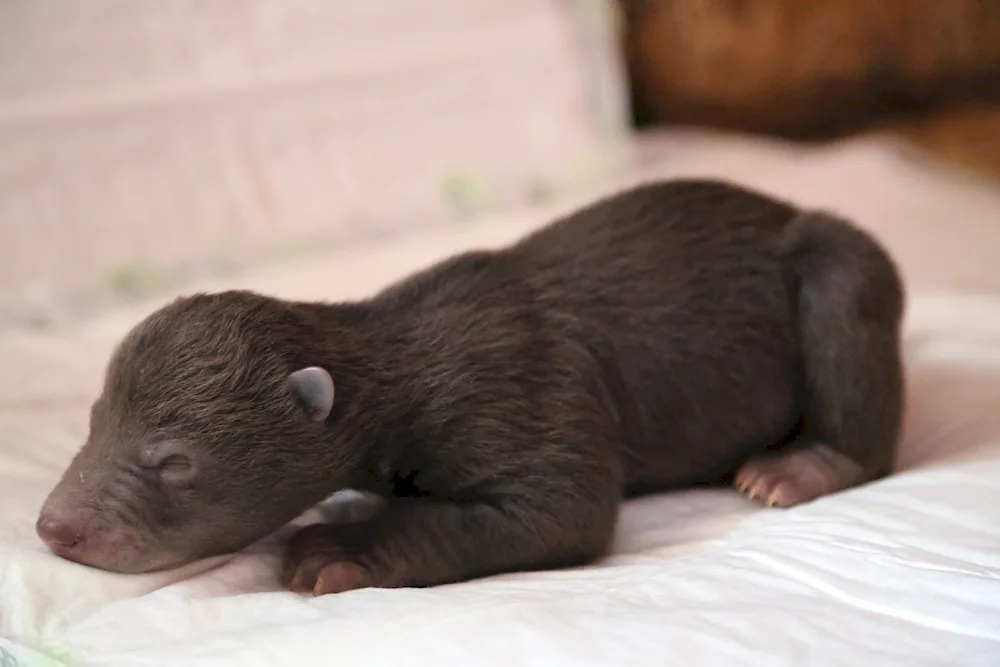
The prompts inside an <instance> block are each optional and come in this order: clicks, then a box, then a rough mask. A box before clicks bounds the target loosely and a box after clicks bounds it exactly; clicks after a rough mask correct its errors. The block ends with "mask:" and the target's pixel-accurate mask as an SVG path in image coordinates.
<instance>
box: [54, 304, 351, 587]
mask: <svg viewBox="0 0 1000 667" xmlns="http://www.w3.org/2000/svg"><path fill="white" fill-rule="evenodd" d="M315 336H316V331H315V323H314V321H313V320H312V319H311V315H310V312H309V311H307V310H305V309H303V308H302V307H301V306H296V305H294V304H288V303H286V302H282V301H279V300H276V299H271V298H268V297H264V296H261V295H258V294H254V293H250V292H223V293H219V294H213V295H196V296H192V297H187V298H182V299H178V300H177V301H175V302H173V303H171V304H169V305H168V306H166V307H164V308H162V309H161V310H159V311H157V312H154V313H153V314H152V315H150V316H149V317H148V318H146V319H145V320H144V321H142V322H141V323H140V324H138V325H137V326H136V327H135V328H134V329H133V330H132V331H131V332H130V333H129V334H128V335H127V336H126V337H125V339H124V340H123V341H122V342H121V343H120V345H119V346H118V348H117V350H116V351H115V352H114V354H113V356H112V358H111V361H110V363H109V365H108V369H107V374H106V377H105V380H104V387H103V390H102V392H101V394H100V396H99V397H98V398H97V400H96V401H95V402H94V404H93V407H92V408H91V413H90V431H89V434H88V436H87V440H86V442H85V443H84V445H83V447H82V448H81V449H80V451H79V453H78V454H77V455H76V457H75V458H74V459H73V461H72V463H71V464H70V466H69V468H68V469H67V470H66V472H65V473H64V475H63V477H62V479H61V480H60V482H59V483H58V485H57V486H56V487H55V489H53V491H52V492H51V494H50V495H49V497H48V499H47V500H46V502H45V504H44V506H43V507H42V510H41V513H40V515H39V518H38V521H37V524H36V530H37V532H38V534H39V536H40V537H41V538H42V540H43V541H44V542H45V543H46V544H47V545H48V546H49V548H50V549H51V550H52V551H53V552H55V553H56V554H58V555H60V556H62V557H64V558H67V559H69V560H73V561H76V562H79V563H84V564H86V565H91V566H94V567H98V568H101V569H106V570H112V571H116V572H147V571H151V570H158V569H164V568H169V567H175V566H179V565H182V564H184V563H187V562H190V561H193V560H196V559H198V558H202V557H206V556H210V555H215V554H220V553H226V552H230V551H235V550H238V549H240V548H242V547H244V546H246V545H248V544H250V543H252V542H254V541H255V540H257V539H259V538H261V537H263V536H265V535H266V534H268V533H269V532H271V531H273V530H276V529H277V528H279V527H280V526H281V525H282V524H284V523H286V522H288V521H290V520H292V519H294V518H295V517H296V516H298V515H299V514H300V513H302V512H303V511H305V510H306V509H308V508H309V507H311V506H312V505H314V504H316V503H317V502H319V501H321V500H322V499H323V498H324V497H325V496H326V495H328V494H329V493H331V492H332V491H333V490H336V489H335V488H332V487H333V485H335V484H336V483H337V481H338V480H337V479H336V471H337V470H338V467H346V466H348V465H349V464H350V460H351V459H352V453H351V452H343V451H339V452H338V451H337V448H336V447H331V446H330V445H329V434H330V429H331V428H332V427H331V426H328V425H327V423H326V422H327V420H328V417H329V416H330V412H331V409H332V408H333V405H334V385H333V379H332V377H331V375H330V373H329V372H328V371H327V370H325V369H323V368H320V367H318V366H314V365H313V364H315V363H317V362H316V360H310V359H308V358H307V357H308V349H309V347H310V346H309V341H310V340H312V339H314V338H315Z"/></svg>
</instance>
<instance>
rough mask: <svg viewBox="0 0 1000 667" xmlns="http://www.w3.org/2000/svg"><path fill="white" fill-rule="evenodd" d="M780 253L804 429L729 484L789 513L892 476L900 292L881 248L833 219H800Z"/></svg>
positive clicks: (898, 416) (899, 375)
mask: <svg viewBox="0 0 1000 667" xmlns="http://www.w3.org/2000/svg"><path fill="white" fill-rule="evenodd" d="M782 249H783V250H784V251H785V252H786V253H787V258H788V261H789V263H790V266H791V269H792V271H793V273H794V276H795V279H796V282H797V287H798V317H799V320H798V326H799V332H800V337H801V345H802V359H803V366H804V367H803V371H804V373H803V378H804V387H803V391H804V396H803V398H804V400H803V406H804V409H803V415H802V420H803V428H802V432H801V434H800V435H799V436H798V437H797V438H796V439H795V440H793V441H792V442H790V443H789V444H788V445H785V446H783V447H782V448H780V449H778V450H777V451H772V452H766V453H762V454H759V455H757V456H755V457H753V458H751V459H750V460H749V461H747V462H746V464H744V466H743V467H742V468H741V469H740V470H739V471H738V472H737V474H736V479H735V483H736V486H737V487H738V488H740V489H741V490H743V491H744V492H746V493H747V494H749V495H750V496H752V497H755V498H759V499H760V500H761V501H762V502H765V503H767V504H768V505H775V506H780V507H790V506H792V505H797V504H799V503H803V502H807V501H810V500H813V499H815V498H818V497H820V496H823V495H826V494H830V493H835V492H837V491H841V490H843V489H846V488H850V487H852V486H856V485H858V484H863V483H865V482H868V481H871V480H874V479H876V478H878V477H881V476H883V475H886V474H888V473H889V471H890V469H891V467H892V463H893V459H894V456H895V452H896V447H897V442H898V439H899V431H900V424H901V421H902V411H903V401H904V395H903V394H904V389H903V368H902V359H901V350H900V347H901V341H900V338H901V333H900V329H901V321H902V316H903V306H904V292H903V286H902V282H901V280H900V276H899V273H898V271H897V269H896V267H895V265H894V263H893V261H892V259H891V258H890V257H889V255H888V254H887V253H886V251H885V250H884V249H883V248H882V247H881V246H880V245H879V243H878V242H877V241H875V239H873V238H872V237H870V236H869V235H868V234H867V233H865V232H863V231H861V230H860V229H858V228H856V227H854V226H853V225H851V224H849V223H847V222H846V221H844V220H841V219H838V218H835V217H833V216H830V215H826V214H822V213H811V214H804V215H802V216H800V217H799V218H798V219H796V220H795V221H793V222H792V223H790V225H789V228H788V230H787V231H786V236H785V238H784V240H783V246H782Z"/></svg>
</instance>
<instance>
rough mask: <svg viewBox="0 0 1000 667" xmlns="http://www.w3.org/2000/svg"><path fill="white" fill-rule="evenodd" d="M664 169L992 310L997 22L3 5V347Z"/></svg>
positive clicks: (507, 10)
mask: <svg viewBox="0 0 1000 667" xmlns="http://www.w3.org/2000/svg"><path fill="white" fill-rule="evenodd" d="M659 175H665V176H669V175H712V176H724V177H728V178H732V179H734V180H738V181H741V182H744V183H746V184H748V185H753V186H757V187H760V188H763V189H767V190H769V191H771V192H773V193H775V194H779V195H783V196H788V197H790V198H792V199H794V200H795V201H796V202H798V203H801V204H805V205H817V206H827V207H831V208H836V209H837V210H838V211H840V212H843V213H845V214H849V215H852V216H855V217H856V218H857V219H859V220H861V221H862V222H865V223H870V224H871V225H873V226H875V227H876V228H877V231H879V233H880V234H883V235H884V236H886V237H889V238H891V239H892V241H893V243H894V244H895V245H894V249H895V250H896V251H897V252H898V253H899V255H900V257H901V261H902V262H903V264H904V269H906V271H907V272H908V274H909V276H910V277H913V278H914V279H915V280H917V281H919V280H920V279H922V278H923V277H924V276H926V275H930V274H934V273H935V271H936V269H935V267H938V268H940V267H943V266H944V264H947V267H946V268H940V271H938V273H939V274H940V275H936V276H935V280H937V281H939V282H938V283H935V284H944V283H941V282H940V281H944V282H945V283H947V282H948V281H952V283H955V284H959V283H960V284H961V285H962V286H964V287H967V288H969V289H979V290H991V291H992V290H995V289H996V288H997V287H998V285H997V283H1000V275H998V274H997V273H996V271H995V270H994V269H993V264H994V259H995V258H1000V231H998V230H1000V2H997V1H996V0H878V2H872V1H871V0H811V1H810V2H803V1H802V0H392V2H381V3H380V2H367V3H365V2H355V1H353V0H283V1H282V2H274V1H267V0H198V1H195V0H159V1H158V2H134V1H133V0H3V1H2V2H0V331H2V330H10V329H18V330H28V331H38V330H49V329H51V328H53V327H61V326H65V325H67V324H71V323H73V322H76V321H78V320H80V319H81V318H87V317H91V316H92V315H94V314H95V313H98V312H101V311H102V310H104V309H107V308H111V307H114V306H116V305H120V304H122V303H123V302H132V301H137V300H142V299H146V298H149V297H152V296H155V295H158V294H162V293H166V292H168V291H170V290H183V289H185V288H186V287H187V286H193V285H196V284H200V283H199V281H204V280H209V279H214V278H218V277H220V276H221V277H225V276H232V275H244V274H246V272H248V271H250V272H252V271H253V270H255V267H259V266H263V265H270V264H273V263H275V262H278V263H281V262H285V263H288V262H295V261H304V259H303V258H305V257H316V256H319V255H321V254H322V253H324V252H333V251H336V252H338V253H340V254H341V255H343V254H344V253H347V254H356V253H361V252H363V251H364V249H365V248H371V247H374V246H379V245H385V244H388V243H396V244H398V243H404V242H405V239H408V238H420V237H421V236H422V235H425V234H428V233H432V232H433V233H443V232H445V231H447V230H451V229H468V228H470V227H475V226H477V225H478V226H489V225H501V224H502V221H503V220H505V219H508V218H509V217H510V216H515V215H522V214H524V212H526V211H532V210H539V211H540V210H548V209H546V208H545V207H551V206H555V205H556V204H557V203H558V202H568V201H571V200H572V198H573V197H577V198H578V200H579V201H582V200H584V199H587V198H589V197H592V196H595V195H596V193H598V192H602V191H604V190H607V189H610V188H613V187H615V186H616V185H617V184H622V183H625V182H627V181H629V180H636V179H641V178H644V177H651V176H659ZM942 258H944V259H947V260H948V261H947V262H944V261H943V259H942ZM977 258H978V259H977ZM965 260H968V262H971V264H970V263H968V262H966V261H965ZM915 267H919V271H917V269H916V268H915ZM970 267H971V268H970Z"/></svg>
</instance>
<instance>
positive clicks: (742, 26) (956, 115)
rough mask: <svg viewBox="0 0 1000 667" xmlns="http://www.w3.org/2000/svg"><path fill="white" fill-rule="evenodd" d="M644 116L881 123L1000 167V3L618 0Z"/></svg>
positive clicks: (637, 111) (947, 153)
mask: <svg viewBox="0 0 1000 667" xmlns="http://www.w3.org/2000/svg"><path fill="white" fill-rule="evenodd" d="M618 2H619V4H620V6H621V7H622V9H623V14H624V29H623V33H624V42H625V43H624V51H625V54H626V60H627V68H628V71H629V78H630V83H631V89H632V97H633V100H632V103H633V116H634V123H635V125H636V126H637V127H644V126H649V125H655V124H697V125H704V126H714V127H722V128H727V129H733V130H740V131H749V132H757V133H765V134H771V135H777V136H782V137H789V138H798V139H827V138H833V137H837V136H842V135H845V134H850V133H852V132H856V131H859V130H864V129H867V128H870V127H874V126H876V125H880V126H885V125H889V126H891V127H894V128H896V127H898V129H900V130H901V132H902V133H903V134H904V135H905V136H908V137H911V138H913V139H915V140H916V141H917V143H918V144H920V145H922V146H924V147H927V148H929V149H931V150H932V151H933V152H935V153H936V154H938V155H941V156H942V157H945V158H947V159H951V160H958V161H960V162H963V163H965V164H967V165H971V166H974V167H977V168H980V169H987V170H989V171H991V172H992V173H993V174H995V175H997V176H998V177H1000V0H879V1H878V2H872V1H871V0H810V1H809V2H803V1H802V0H618Z"/></svg>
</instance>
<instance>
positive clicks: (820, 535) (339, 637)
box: [0, 294, 1000, 667]
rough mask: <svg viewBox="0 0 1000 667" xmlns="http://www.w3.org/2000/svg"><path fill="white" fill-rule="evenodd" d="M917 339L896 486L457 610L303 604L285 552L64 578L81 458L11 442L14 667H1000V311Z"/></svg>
mask: <svg viewBox="0 0 1000 667" xmlns="http://www.w3.org/2000/svg"><path fill="white" fill-rule="evenodd" d="M907 337H908V340H909V343H908V350H909V351H908V355H909V375H910V406H909V410H908V417H907V421H906V434H905V442H904V446H903V450H902V453H901V457H900V467H901V468H902V470H901V472H899V473H898V474H896V475H894V476H893V477H890V478H888V479H886V480H884V481H881V482H878V483H875V484H871V485H869V486H866V487H863V488H860V489H856V490H853V491H850V492H846V493H842V494H839V495H836V496H831V497H828V498H825V499H821V500H819V501H816V502H814V503H811V504H809V505H805V506H802V507H799V508H796V509H792V510H785V511H782V510H768V509H761V508H759V507H757V506H755V505H753V504H752V503H750V502H749V501H747V500H745V499H743V498H742V497H740V496H739V495H737V494H736V493H735V492H725V491H702V490H698V491H692V492H683V493H677V494H672V495H663V496H658V497H649V498H647V499H643V500H640V501H636V502H632V503H630V504H628V505H627V506H626V507H625V508H624V510H623V512H622V517H621V524H620V530H619V534H618V536H617V546H616V548H615V552H614V554H613V555H612V556H611V557H609V558H607V559H605V560H604V561H603V562H601V563H599V564H597V565H595V566H593V567H589V568H582V569H578V570H570V571H561V572H548V573H535V574H519V575H511V576H501V577H495V578H492V579H488V580H482V581H477V582H471V583H465V584H460V585H453V586H444V587H440V588H436V589H426V590H360V591H355V592H351V593H347V594H343V595H339V596H328V597H323V598H318V599H312V598H307V597H300V596H298V595H295V594H292V593H288V592H283V591H281V590H280V589H279V587H278V585H277V581H276V574H275V573H276V569H277V565H278V561H277V555H276V554H277V551H276V549H275V546H274V545H275V540H268V541H265V542H264V543H263V544H261V545H259V546H257V547H255V548H253V549H251V550H249V552H248V553H244V554H240V555H237V556H235V557H231V558H222V559H215V560H212V561H206V562H200V563H197V564H194V565H192V566H189V567H187V568H184V569H183V570H180V571H176V572H171V573H164V574H155V575H146V576H121V575H113V574H107V573H103V572H98V571H95V570H91V569H88V568H85V567H82V566H77V565H74V564H72V563H68V562H65V561H62V560H59V559H57V558H55V557H54V556H51V555H49V554H48V553H46V551H45V550H44V548H43V547H42V545H41V544H40V543H39V541H38V540H37V538H36V537H35V535H34V532H33V521H34V518H35V513H36V512H37V509H38V507H39V505H40V503H41V500H42V499H43V497H44V495H45V494H46V492H47V491H48V489H49V487H50V486H51V485H52V484H53V483H54V481H55V479H56V477H57V476H58V474H59V472H60V469H61V467H62V466H63V465H64V464H65V463H66V459H67V457H68V456H69V454H70V453H71V448H66V447H62V448H61V449H59V450H58V453H56V454H52V455H48V454H45V453H44V452H42V451H41V450H42V449H43V445H44V443H41V442H33V441H32V440H31V439H30V438H12V437H11V434H10V433H7V434H4V433H0V636H2V637H3V639H0V649H2V652H0V665H2V666H3V667H10V666H11V665H21V666H28V665H58V664H66V665H101V666H106V667H137V666H139V665H240V666H249V665H313V664H317V665H319V664H330V665H393V666H395V665H400V664H403V665H429V666H430V665H433V666H434V667H441V666H443V665H462V666H465V665H497V666H503V667H510V666H513V665H546V666H552V665H602V666H605V665H684V666H694V665H723V664H724V665H741V666H749V665H768V666H777V665H789V666H791V665H851V666H858V665H907V666H909V667H912V666H915V665H982V666H984V667H985V666H987V665H1000V300H996V301H991V300H989V299H979V298H973V297H961V296H959V295H932V294H924V295H913V296H911V300H910V315H909V323H908V334H907ZM54 363H57V362H54ZM83 418H84V417H83V416H81V417H79V419H83ZM81 427H82V422H80V421H79V420H78V421H77V422H76V423H75V424H74V425H72V426H71V427H69V428H71V429H72V430H73V431H74V432H75V433H77V435H79V433H82V431H81V430H80V429H81ZM15 435H16V434H15Z"/></svg>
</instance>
